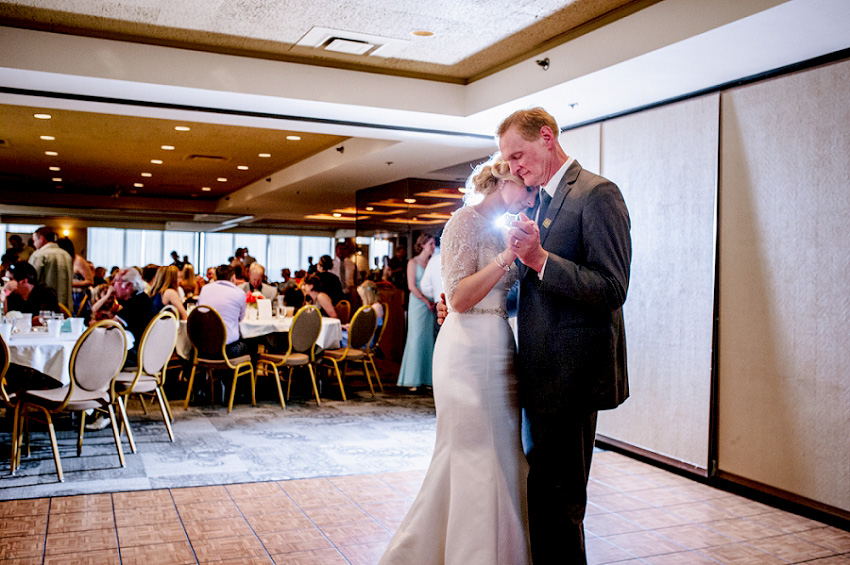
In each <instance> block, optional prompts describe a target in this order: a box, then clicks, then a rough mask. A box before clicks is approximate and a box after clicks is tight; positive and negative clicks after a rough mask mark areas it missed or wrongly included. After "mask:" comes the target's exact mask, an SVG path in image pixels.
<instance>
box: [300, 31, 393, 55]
mask: <svg viewBox="0 0 850 565" xmlns="http://www.w3.org/2000/svg"><path fill="white" fill-rule="evenodd" d="M406 43H408V41H407V40H405V39H394V38H392V37H381V36H380V35H369V34H368V33H357V32H353V31H343V30H339V29H329V28H326V27H314V28H313V29H311V30H310V31H308V32H307V33H306V34H304V37H302V38H301V39H300V40H298V43H296V45H299V46H301V47H313V48H316V49H322V50H324V51H334V52H337V53H347V54H350V55H370V56H372V55H374V56H376V57H391V56H393V55H395V54H396V53H397V52H398V51H399V50H400V49H401V48H402V47H404V46H405V44H406Z"/></svg>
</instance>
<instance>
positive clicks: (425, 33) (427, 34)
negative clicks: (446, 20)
mask: <svg viewBox="0 0 850 565" xmlns="http://www.w3.org/2000/svg"><path fill="white" fill-rule="evenodd" d="M410 35H415V36H416V37H431V36H433V35H434V32H433V31H428V30H425V29H417V30H415V31H411V32H410Z"/></svg>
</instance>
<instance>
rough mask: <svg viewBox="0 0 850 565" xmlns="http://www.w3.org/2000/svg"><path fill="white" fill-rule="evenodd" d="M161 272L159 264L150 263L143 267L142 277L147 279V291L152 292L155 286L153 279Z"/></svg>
mask: <svg viewBox="0 0 850 565" xmlns="http://www.w3.org/2000/svg"><path fill="white" fill-rule="evenodd" d="M158 272H159V265H154V264H153V263H148V264H147V265H145V266H144V267H143V268H142V278H143V279H144V280H145V292H146V293H148V294H150V293H151V288H153V280H154V278H156V274H157V273H158Z"/></svg>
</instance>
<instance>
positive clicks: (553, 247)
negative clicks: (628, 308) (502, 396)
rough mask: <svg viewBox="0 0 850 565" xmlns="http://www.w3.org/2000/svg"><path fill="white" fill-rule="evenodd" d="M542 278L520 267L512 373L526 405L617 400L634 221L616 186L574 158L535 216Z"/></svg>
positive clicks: (622, 395) (554, 407)
mask: <svg viewBox="0 0 850 565" xmlns="http://www.w3.org/2000/svg"><path fill="white" fill-rule="evenodd" d="M538 225H540V226H541V227H540V239H541V243H542V245H543V248H544V249H545V250H546V251H548V252H549V259H548V261H547V263H546V267H545V269H544V270H543V280H542V281H541V280H539V278H538V274H537V272H536V271H534V270H533V269H528V268H525V267H521V269H520V281H519V312H518V318H517V324H518V326H519V348H518V349H519V350H518V357H517V372H518V375H519V384H520V395H521V398H522V405H523V407H525V408H527V409H530V410H534V411H536V412H540V413H556V412H560V411H562V410H575V409H581V410H583V411H595V410H604V409H608V408H615V407H616V406H618V405H619V404H621V403H622V402H623V401H624V400H625V399H626V398H627V397H628V395H629V385H628V374H627V370H626V336H625V328H624V326H623V311H622V306H623V302H625V300H626V291H627V290H628V286H629V266H630V263H631V237H630V235H629V229H630V220H629V213H628V210H627V209H626V204H625V202H624V201H623V196H622V194H621V193H620V190H619V188H617V186H616V185H615V184H614V183H612V182H611V181H609V180H607V179H604V178H602V177H600V176H598V175H595V174H593V173H590V172H588V171H586V170H584V169H583V168H582V167H581V165H579V164H578V162H576V161H573V163H572V164H571V165H570V166H569V168H568V169H567V171H566V173H565V174H564V177H563V178H562V179H561V183H560V185H559V186H558V189H557V191H556V192H555V195H554V197H553V198H552V201H551V203H550V204H549V208H548V210H547V211H546V214H545V218H540V219H539V223H538Z"/></svg>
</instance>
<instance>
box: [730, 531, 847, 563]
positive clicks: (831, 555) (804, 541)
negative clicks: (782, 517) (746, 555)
mask: <svg viewBox="0 0 850 565" xmlns="http://www.w3.org/2000/svg"><path fill="white" fill-rule="evenodd" d="M789 535H790V536H794V534H788V533H783V534H779V535H778V536H768V537H766V538H756V539H751V540H746V541H745V542H746V543H747V544H750V545H752V542H758V541H763V540H769V539H774V538H781V537H785V536H789ZM794 537H795V538H797V536H794ZM797 539H799V540H800V541H802V542H803V543H808V544H810V545H814V546H815V547H817V548H819V549H823V550H826V551H829V552H831V553H830V555H824V556H821V557H815V558H813V559H824V558H826V557H834V556H835V555H837V554H836V553H835V550H833V549H830V548H828V547H825V546H822V545H818V544H816V543H814V542H810V541H809V540H805V539H802V538H797ZM753 547H756V546H753ZM756 549H761V548H760V547H756ZM761 551H764V552H765V553H770V554H771V555H773V556H774V557H779V556H778V555H776V554H775V553H771V552H770V551H767V550H766V549H761ZM847 553H848V554H850V552H847ZM838 555H840V554H838ZM779 558H780V559H782V558H781V557H779ZM793 563H798V561H794V562H793ZM799 563H802V562H799Z"/></svg>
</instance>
